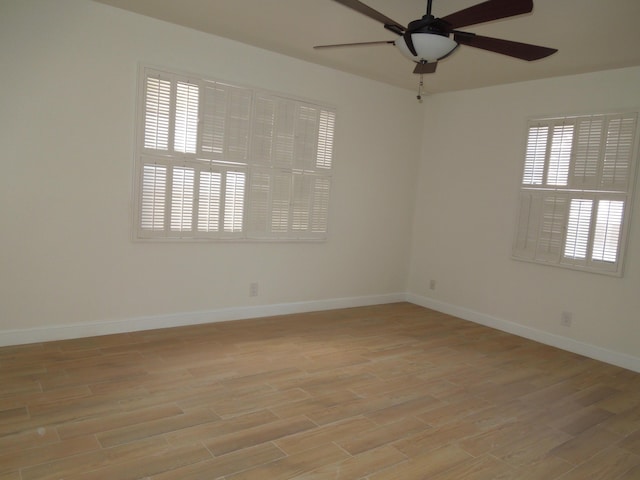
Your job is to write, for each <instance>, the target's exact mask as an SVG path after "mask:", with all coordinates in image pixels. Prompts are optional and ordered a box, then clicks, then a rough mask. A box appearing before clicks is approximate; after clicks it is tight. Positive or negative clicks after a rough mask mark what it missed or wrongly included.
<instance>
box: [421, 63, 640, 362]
mask: <svg viewBox="0 0 640 480" xmlns="http://www.w3.org/2000/svg"><path fill="white" fill-rule="evenodd" d="M638 85H640V68H628V69H621V70H611V71H606V72H599V73H592V74H586V75H577V76H570V77H562V78H555V79H548V80H541V81H534V82H527V83H518V84H512V85H504V86H498V87H493V88H485V89H478V90H470V91H461V92H453V93H447V94H442V95H435V96H432V97H429V98H428V100H427V102H426V105H425V110H426V112H427V113H426V117H425V118H426V120H425V125H424V132H423V152H422V162H421V173H420V175H419V180H418V193H417V206H416V216H415V225H414V236H413V247H412V249H413V251H412V262H411V270H410V274H409V291H410V292H411V297H410V298H411V299H412V300H413V301H415V302H417V303H420V304H423V305H426V306H431V307H434V308H437V309H439V310H442V311H446V312H450V313H453V314H456V315H460V316H462V317H463V318H467V319H470V320H474V321H478V322H480V323H485V324H487V325H491V326H495V327H498V328H501V329H504V330H507V331H511V332H514V333H518V334H520V335H524V336H527V337H530V338H534V339H536V340H540V341H544V342H546V343H551V344H554V345H557V346H561V347H563V348H566V349H569V350H572V351H576V352H579V353H583V354H587V355H590V356H594V357H596V358H600V359H603V360H607V361H611V362H612V363H617V364H620V365H623V366H626V367H629V368H634V369H636V370H639V371H640V328H639V327H640V325H639V322H640V314H639V313H638V312H640V295H638V293H639V292H640V205H639V203H640V186H636V195H635V205H634V206H633V212H632V214H633V217H632V229H631V231H630V236H629V241H628V244H627V252H626V268H625V273H624V277H623V278H616V277H609V276H604V275H597V274H589V273H583V272H577V271H572V270H565V269H561V268H556V267H549V266H541V265H535V264H529V263H523V262H518V261H515V260H511V259H510V255H511V244H512V240H513V233H514V225H515V221H516V216H517V212H516V204H517V201H516V199H517V194H518V184H519V180H520V178H521V174H522V155H523V152H524V143H525V135H526V133H525V128H526V119H527V117H530V116H536V115H548V114H569V113H593V112H600V111H614V110H616V109H630V108H638V107H640V88H638ZM432 279H433V280H435V281H436V288H435V290H432V289H430V281H431V280H432ZM562 311H569V312H572V314H573V325H572V326H571V328H567V327H563V326H561V325H560V316H561V312H562Z"/></svg>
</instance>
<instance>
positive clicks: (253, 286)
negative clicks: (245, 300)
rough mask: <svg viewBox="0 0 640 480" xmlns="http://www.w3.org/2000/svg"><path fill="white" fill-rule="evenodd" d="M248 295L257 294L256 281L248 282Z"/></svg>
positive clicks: (253, 295) (255, 295) (254, 295)
mask: <svg viewBox="0 0 640 480" xmlns="http://www.w3.org/2000/svg"><path fill="white" fill-rule="evenodd" d="M249 296H250V297H257V296H258V282H252V283H250V284H249Z"/></svg>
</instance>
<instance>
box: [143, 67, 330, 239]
mask: <svg viewBox="0 0 640 480" xmlns="http://www.w3.org/2000/svg"><path fill="white" fill-rule="evenodd" d="M140 92H141V93H140V102H141V104H140V112H141V118H140V124H139V127H138V129H139V130H138V131H139V136H138V147H137V150H138V151H137V164H138V167H139V170H138V178H139V180H138V182H137V212H136V231H137V237H138V238H142V239H145V238H165V239H181V240H185V239H218V238H220V239H228V238H231V239H255V240H310V239H315V240H318V239H325V238H326V235H327V230H328V215H329V192H330V183H331V167H332V162H333V136H334V131H335V112H333V111H332V110H331V109H329V108H326V107H322V106H319V105H316V104H313V103H310V102H305V101H302V100H299V99H291V98H287V97H285V96H282V95H277V94H272V93H268V92H262V91H257V90H254V89H251V88H246V87H240V86H235V85H230V84H228V83H223V82H218V81H214V80H209V79H203V78H198V77H194V76H188V77H187V76H183V75H179V74H175V73H169V72H161V71H158V70H155V69H151V68H144V67H143V68H142V75H141V86H140Z"/></svg>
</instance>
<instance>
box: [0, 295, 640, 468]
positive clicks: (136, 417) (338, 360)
mask: <svg viewBox="0 0 640 480" xmlns="http://www.w3.org/2000/svg"><path fill="white" fill-rule="evenodd" d="M216 478H224V479H226V480H240V479H259V480H271V479H348V480H352V479H361V478H364V479H369V480H379V479H393V480H410V479H423V478H424V479H429V480H444V479H452V480H471V479H473V480H480V479H483V480H484V479H487V480H489V479H491V480H495V479H517V480H532V479H541V480H554V479H561V480H584V479H611V480H613V479H616V480H629V479H640V374H637V373H633V372H630V371H627V370H624V369H621V368H617V367H613V366H611V365H607V364H604V363H600V362H597V361H594V360H590V359H586V358H583V357H580V356H578V355H574V354H571V353H567V352H563V351H560V350H557V349H554V348H551V347H547V346H543V345H540V344H537V343H534V342H531V341H528V340H525V339H522V338H519V337H516V336H512V335H508V334H505V333H501V332H499V331H496V330H491V329H489V328H485V327H482V326H478V325H475V324H473V323H469V322H465V321H463V320H460V319H456V318H454V317H450V316H447V315H444V314H440V313H436V312H433V311H430V310H427V309H424V308H421V307H418V306H415V305H411V304H407V303H400V304H391V305H381V306H375V307H365V308H354V309H345V310H336V311H329V312H318V313H310V314H299V315H289V316H283V317H275V318H266V319H258V320H246V321H239V322H230V323H218V324H211V325H203V326H194V327H185V328H177V329H165V330H155V331H147V332H137V333H130V334H122V335H112V336H105V337H97V338H89V339H80V340H70V341H61V342H51V343H43V344H36V345H27V346H18V347H6V348H0V480H18V479H20V480H36V479H38V480H40V479H51V480H59V479H64V480H75V479H82V480H93V479H101V480H103V479H108V480H127V479H148V480H193V479H203V480H204V479H206V480H210V479H216Z"/></svg>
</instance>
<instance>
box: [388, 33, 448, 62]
mask: <svg viewBox="0 0 640 480" xmlns="http://www.w3.org/2000/svg"><path fill="white" fill-rule="evenodd" d="M411 40H412V41H413V46H414V47H415V49H416V52H418V56H414V55H413V54H412V53H411V51H409V47H407V42H405V41H404V37H400V38H398V39H397V40H396V41H395V45H396V47H398V50H400V52H401V53H402V54H403V55H404V56H405V57H407V58H408V59H409V60H412V61H414V62H418V63H420V62H422V61H424V62H428V63H429V62H437V61H438V60H440V59H441V58H444V57H446V56H447V55H449V54H450V53H451V52H453V51H454V50H455V48H456V47H457V46H458V44H457V43H456V42H455V41H453V40H452V39H450V38H449V37H445V36H443V35H438V34H435V33H424V32H423V33H413V34H412V35H411Z"/></svg>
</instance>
